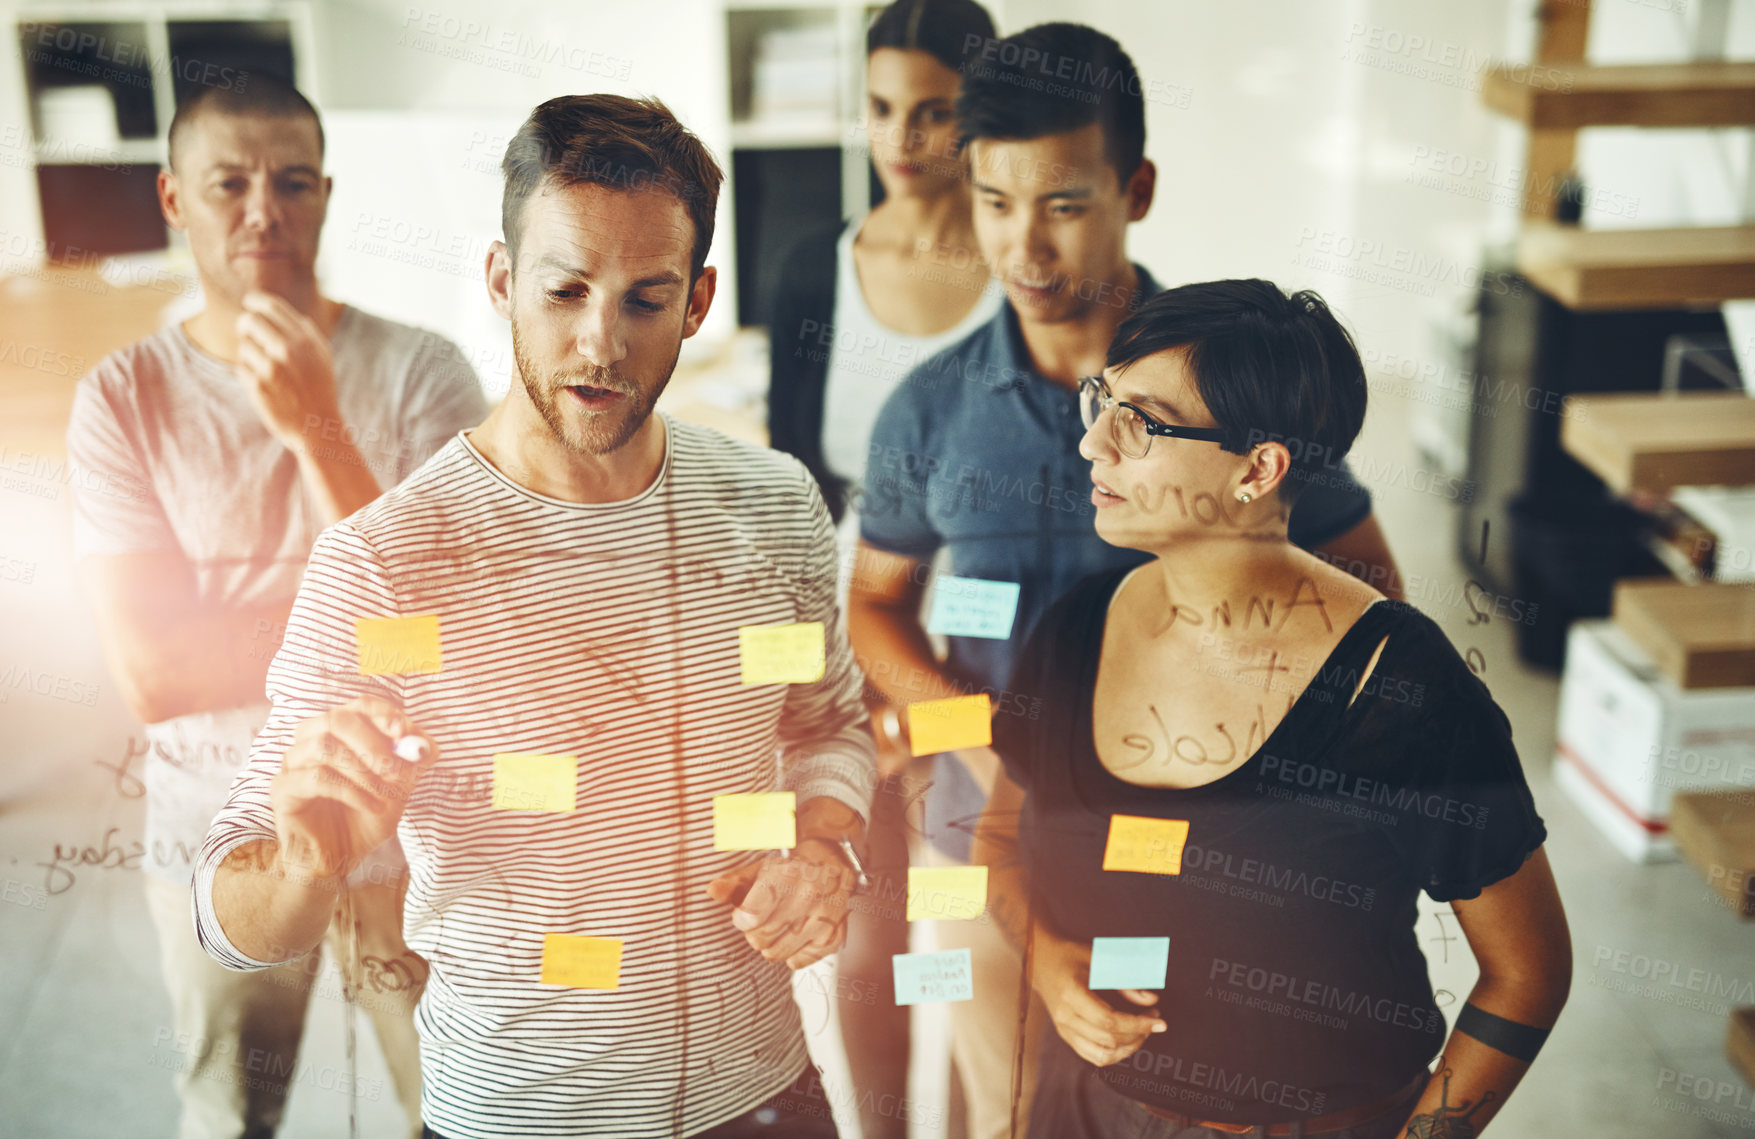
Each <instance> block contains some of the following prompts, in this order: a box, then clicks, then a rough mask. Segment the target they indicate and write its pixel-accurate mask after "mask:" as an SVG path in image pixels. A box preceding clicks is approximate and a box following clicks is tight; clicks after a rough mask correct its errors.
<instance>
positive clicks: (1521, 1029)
mask: <svg viewBox="0 0 1755 1139" xmlns="http://www.w3.org/2000/svg"><path fill="white" fill-rule="evenodd" d="M1456 1031H1458V1032H1460V1033H1463V1034H1464V1035H1465V1036H1472V1037H1474V1038H1475V1039H1476V1040H1479V1041H1480V1042H1481V1043H1482V1044H1485V1045H1486V1046H1487V1047H1489V1048H1493V1049H1496V1050H1498V1051H1500V1052H1503V1053H1505V1054H1506V1055H1507V1056H1510V1057H1511V1058H1512V1059H1514V1060H1522V1061H1523V1062H1524V1063H1526V1064H1529V1063H1533V1062H1534V1061H1535V1058H1536V1053H1538V1052H1540V1051H1541V1050H1542V1045H1543V1044H1545V1043H1547V1041H1548V1029H1546V1028H1532V1027H1530V1026H1529V1025H1527V1024H1519V1023H1517V1021H1515V1020H1506V1019H1505V1018H1504V1017H1502V1016H1495V1015H1494V1014H1492V1013H1490V1012H1488V1011H1487V1010H1486V1009H1484V1008H1481V1007H1480V1006H1479V1005H1474V1004H1465V1005H1463V1007H1462V1012H1460V1013H1458V1014H1457V1018H1456Z"/></svg>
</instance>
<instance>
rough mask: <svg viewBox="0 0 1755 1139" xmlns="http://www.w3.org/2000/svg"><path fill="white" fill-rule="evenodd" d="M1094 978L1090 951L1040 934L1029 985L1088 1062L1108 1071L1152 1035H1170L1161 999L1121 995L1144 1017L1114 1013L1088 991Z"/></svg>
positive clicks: (1141, 993)
mask: <svg viewBox="0 0 1755 1139" xmlns="http://www.w3.org/2000/svg"><path fill="white" fill-rule="evenodd" d="M1090 976H1091V947H1090V946H1088V945H1079V944H1077V943H1076V942H1071V941H1063V940H1062V939H1060V938H1058V937H1055V936H1053V935H1052V934H1047V933H1044V932H1043V931H1041V930H1037V931H1036V943H1035V948H1034V950H1033V951H1032V963H1031V977H1030V979H1031V983H1032V984H1033V985H1034V986H1035V989H1036V993H1037V995H1038V996H1040V997H1041V998H1042V1003H1043V1004H1044V1005H1045V1006H1047V1008H1048V1015H1049V1017H1050V1018H1051V1019H1052V1020H1053V1021H1054V1029H1055V1031H1056V1032H1058V1033H1060V1038H1061V1039H1062V1040H1064V1041H1066V1043H1067V1046H1068V1047H1070V1048H1071V1049H1072V1050H1073V1051H1074V1052H1077V1053H1078V1054H1079V1055H1080V1056H1081V1057H1083V1058H1084V1059H1085V1060H1087V1061H1089V1062H1090V1063H1092V1064H1095V1065H1096V1066H1097V1067H1099V1068H1106V1067H1108V1066H1109V1065H1110V1064H1114V1063H1118V1062H1119V1061H1122V1060H1125V1059H1127V1058H1128V1057H1129V1056H1131V1055H1133V1054H1134V1053H1135V1052H1137V1051H1139V1048H1140V1045H1142V1044H1144V1043H1145V1042H1146V1037H1148V1036H1150V1035H1151V1034H1152V1033H1154V1032H1164V1031H1167V1030H1168V1029H1169V1027H1170V1026H1169V1025H1167V1024H1165V1023H1164V1022H1163V1021H1162V1020H1160V1019H1159V1018H1158V1009H1157V1004H1158V994H1156V993H1152V992H1147V991H1146V990H1144V989H1121V990H1119V991H1120V993H1121V995H1122V996H1124V997H1126V998H1127V999H1128V1000H1130V1001H1132V1002H1133V1003H1134V1004H1136V1005H1140V1006H1141V1007H1142V1008H1144V1009H1145V1010H1146V1012H1145V1013H1143V1014H1138V1015H1136V1014H1133V1013H1124V1012H1116V1011H1115V1010H1114V1009H1112V1008H1110V1007H1109V1005H1108V1003H1107V1002H1105V1001H1103V1000H1101V999H1099V998H1098V997H1097V996H1096V994H1094V993H1092V992H1091V990H1090V988H1089V987H1087V982H1088V981H1089V979H1090Z"/></svg>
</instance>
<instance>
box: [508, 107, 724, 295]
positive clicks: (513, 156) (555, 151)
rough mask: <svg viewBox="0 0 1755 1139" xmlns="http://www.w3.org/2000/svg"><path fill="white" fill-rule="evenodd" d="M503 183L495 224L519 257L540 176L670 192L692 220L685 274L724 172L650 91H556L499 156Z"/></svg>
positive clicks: (703, 258)
mask: <svg viewBox="0 0 1755 1139" xmlns="http://www.w3.org/2000/svg"><path fill="white" fill-rule="evenodd" d="M500 170H501V172H502V173H504V174H505V176H506V188H505V191H504V193H503V194H502V195H501V197H500V227H501V229H502V231H503V232H504V233H505V235H506V251H507V253H508V254H509V255H510V257H511V259H512V263H513V264H514V265H516V264H517V263H518V239H519V238H520V237H521V236H523V233H524V204H525V203H526V202H527V201H529V199H530V196H531V195H532V194H534V193H536V191H537V189H538V188H539V187H540V186H541V185H542V183H543V182H544V180H547V179H552V180H554V181H555V182H557V183H559V184H560V185H563V186H576V185H580V184H582V183H589V184H592V185H598V186H608V187H610V188H611V189H616V190H664V191H666V192H668V193H670V194H674V195H675V196H676V198H677V199H678V200H679V201H681V202H682V204H683V205H684V207H686V208H687V210H688V213H689V220H690V221H692V222H693V223H694V226H695V245H694V250H693V252H692V254H691V256H690V258H689V280H690V283H691V284H692V283H693V282H694V279H695V278H697V277H699V276H700V275H701V269H702V268H703V267H704V266H705V265H706V264H707V249H708V247H709V246H711V245H712V244H713V211H714V209H715V207H716V206H717V205H718V202H719V184H720V183H721V182H723V181H724V180H725V174H724V172H723V171H721V170H720V168H719V163H717V162H715V161H714V160H713V155H712V153H711V152H709V151H708V150H707V147H706V146H705V145H704V144H703V143H702V142H701V140H700V139H698V138H696V137H695V136H694V135H693V134H692V133H690V131H689V129H688V128H687V127H685V126H683V125H682V123H680V122H678V121H677V118H676V116H675V115H673V114H671V113H670V108H669V107H666V106H665V105H664V104H663V103H661V102H659V101H658V100H657V99H650V98H647V99H629V98H627V97H625V96H622V95H562V96H560V97H559V98H556V99H550V100H549V101H548V102H546V103H543V104H542V105H540V106H539V107H537V108H536V110H534V111H532V112H530V117H529V118H527V119H525V120H524V125H523V126H521V127H519V128H518V133H517V134H515V135H513V136H512V141H511V142H509V143H507V144H506V157H505V159H504V160H503V161H501V163H500Z"/></svg>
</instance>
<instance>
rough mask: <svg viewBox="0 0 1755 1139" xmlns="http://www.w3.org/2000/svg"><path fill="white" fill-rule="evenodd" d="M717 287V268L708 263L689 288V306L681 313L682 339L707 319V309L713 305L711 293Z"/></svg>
mask: <svg viewBox="0 0 1755 1139" xmlns="http://www.w3.org/2000/svg"><path fill="white" fill-rule="evenodd" d="M718 287H719V270H717V269H715V268H713V266H711V265H708V266H706V267H705V268H703V269H702V270H701V275H700V276H699V277H696V278H695V285H694V288H692V289H690V290H689V308H688V311H687V312H685V313H683V339H684V340H687V339H688V338H689V337H691V336H693V335H694V334H695V333H697V332H699V331H701V322H702V321H704V320H706V319H707V310H708V309H710V308H712V307H713V293H714V291H715V290H716V289H717V288H718Z"/></svg>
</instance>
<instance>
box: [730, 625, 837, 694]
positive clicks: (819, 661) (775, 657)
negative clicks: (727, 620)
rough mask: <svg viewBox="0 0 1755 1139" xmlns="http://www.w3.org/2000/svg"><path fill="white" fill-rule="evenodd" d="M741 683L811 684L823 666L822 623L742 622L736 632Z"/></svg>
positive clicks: (819, 678)
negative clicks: (771, 623) (764, 623)
mask: <svg viewBox="0 0 1755 1139" xmlns="http://www.w3.org/2000/svg"><path fill="white" fill-rule="evenodd" d="M737 651H738V659H739V663H740V664H741V666H742V670H743V682H744V683H745V684H814V683H816V682H817V681H819V680H821V679H822V678H823V669H824V667H825V663H826V662H825V659H824V648H823V623H822V622H821V621H801V622H799V623H798V624H795V625H745V626H743V627H742V628H740V629H739V630H738V631H737Z"/></svg>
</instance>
